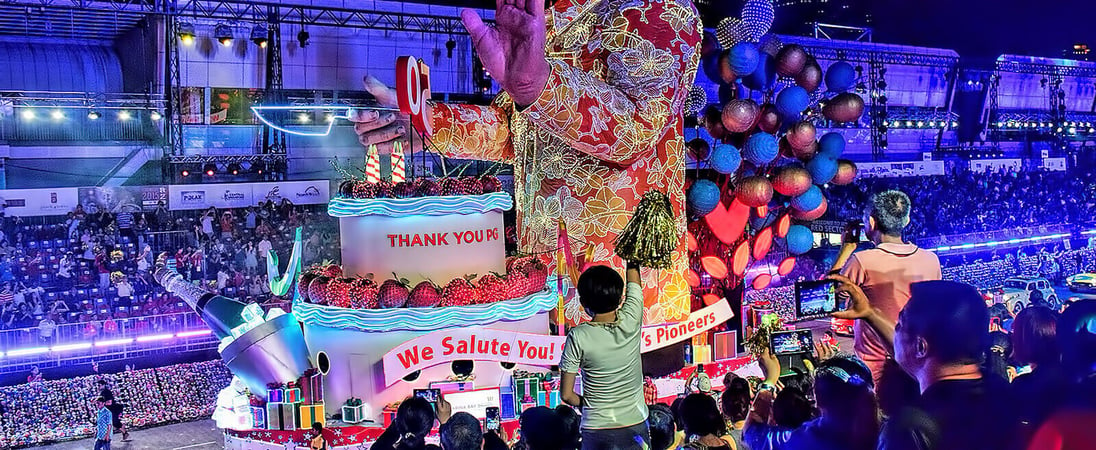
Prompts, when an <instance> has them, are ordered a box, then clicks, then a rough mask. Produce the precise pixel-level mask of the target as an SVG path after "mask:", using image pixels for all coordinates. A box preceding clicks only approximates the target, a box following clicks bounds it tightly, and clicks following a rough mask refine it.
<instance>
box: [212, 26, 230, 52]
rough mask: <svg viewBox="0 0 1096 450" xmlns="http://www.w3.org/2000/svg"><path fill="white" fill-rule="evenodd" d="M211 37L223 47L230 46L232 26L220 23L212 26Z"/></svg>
mask: <svg viewBox="0 0 1096 450" xmlns="http://www.w3.org/2000/svg"><path fill="white" fill-rule="evenodd" d="M213 37H214V39H217V42H220V43H221V45H223V46H225V47H231V46H232V28H229V27H228V25H225V24H223V23H222V24H218V25H217V26H216V27H214V28H213Z"/></svg>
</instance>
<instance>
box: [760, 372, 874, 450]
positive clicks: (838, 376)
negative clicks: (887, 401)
mask: <svg viewBox="0 0 1096 450" xmlns="http://www.w3.org/2000/svg"><path fill="white" fill-rule="evenodd" d="M814 376H815V378H814V395H815V398H816V399H818V408H819V409H820V410H821V411H822V414H824V415H825V416H826V420H827V421H828V423H830V424H831V426H834V427H836V428H838V429H836V430H834V431H837V433H835V434H834V435H835V436H840V439H841V440H842V442H841V443H840V444H841V447H840V448H847V449H850V450H857V449H865V450H867V449H874V448H875V446H876V441H877V440H878V437H879V403H878V401H876V398H875V390H874V386H873V385H872V378H871V371H870V370H868V366H866V365H864V363H863V362H862V361H860V359H859V358H857V357H855V356H852V355H847V354H838V355H837V356H835V357H833V358H830V359H828V360H826V361H823V362H822V363H821V364H819V365H818V370H817V371H815V375H814ZM781 395H783V393H781Z"/></svg>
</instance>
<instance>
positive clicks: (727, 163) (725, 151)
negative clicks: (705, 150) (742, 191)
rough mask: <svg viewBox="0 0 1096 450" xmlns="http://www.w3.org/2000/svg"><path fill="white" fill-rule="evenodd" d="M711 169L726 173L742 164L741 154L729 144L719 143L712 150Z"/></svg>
mask: <svg viewBox="0 0 1096 450" xmlns="http://www.w3.org/2000/svg"><path fill="white" fill-rule="evenodd" d="M709 164H711V166H712V170H714V171H716V172H719V173H721V174H724V175H727V174H731V173H734V171H736V170H738V166H740V165H742V154H741V153H740V152H739V151H738V149H737V148H735V146H733V145H731V144H719V145H716V146H715V149H714V150H712V158H711V161H710V163H709Z"/></svg>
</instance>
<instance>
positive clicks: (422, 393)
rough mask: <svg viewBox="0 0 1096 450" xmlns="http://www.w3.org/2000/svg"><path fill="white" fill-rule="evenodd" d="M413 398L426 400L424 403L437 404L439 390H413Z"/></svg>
mask: <svg viewBox="0 0 1096 450" xmlns="http://www.w3.org/2000/svg"><path fill="white" fill-rule="evenodd" d="M415 397H419V398H423V399H426V401H428V402H430V403H432V404H437V403H438V399H439V398H441V389H415Z"/></svg>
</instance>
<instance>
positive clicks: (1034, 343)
mask: <svg viewBox="0 0 1096 450" xmlns="http://www.w3.org/2000/svg"><path fill="white" fill-rule="evenodd" d="M1060 358H1061V352H1059V351H1058V313H1055V312H1054V310H1052V309H1050V308H1047V307H1045V306H1032V307H1028V308H1024V309H1023V311H1020V314H1017V315H1016V321H1015V322H1013V323H1012V359H1014V360H1015V361H1016V362H1018V363H1021V364H1035V365H1049V364H1058V363H1059V362H1060V360H1061V359H1060Z"/></svg>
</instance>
